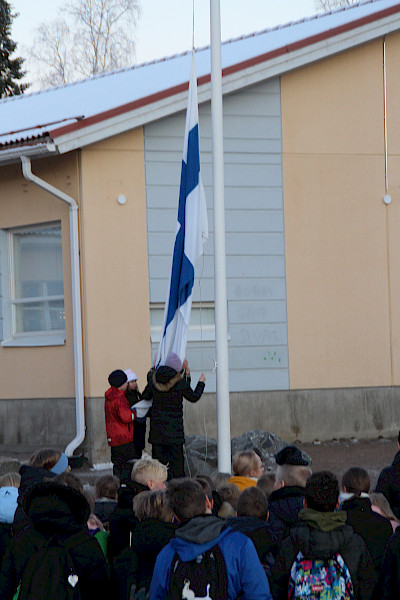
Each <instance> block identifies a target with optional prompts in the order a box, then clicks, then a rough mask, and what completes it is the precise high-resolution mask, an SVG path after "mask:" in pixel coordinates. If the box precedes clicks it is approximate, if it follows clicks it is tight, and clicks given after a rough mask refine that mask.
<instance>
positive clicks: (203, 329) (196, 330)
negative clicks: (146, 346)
mask: <svg viewBox="0 0 400 600" xmlns="http://www.w3.org/2000/svg"><path fill="white" fill-rule="evenodd" d="M163 321H164V304H161V303H160V304H158V303H154V304H151V305H150V334H151V341H152V342H153V343H154V342H159V341H160V340H161V335H162V326H163ZM214 340H215V310H214V302H201V303H200V302H193V303H192V311H191V313H190V325H189V331H188V342H201V341H203V342H209V341H214Z"/></svg>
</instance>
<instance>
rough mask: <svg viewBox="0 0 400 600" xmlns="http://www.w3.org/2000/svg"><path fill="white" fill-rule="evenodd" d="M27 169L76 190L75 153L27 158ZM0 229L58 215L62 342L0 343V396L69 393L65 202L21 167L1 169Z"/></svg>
mask: <svg viewBox="0 0 400 600" xmlns="http://www.w3.org/2000/svg"><path fill="white" fill-rule="evenodd" d="M32 171H33V173H34V174H36V175H38V176H39V177H41V178H42V179H44V180H45V181H48V182H49V183H51V184H53V185H54V186H55V187H57V188H59V189H60V190H62V191H64V192H65V193H67V194H69V195H70V196H72V197H73V198H77V195H78V173H77V155H76V153H71V154H69V155H67V156H63V157H58V158H51V159H43V160H39V161H33V162H32ZM0 196H1V201H0V227H1V228H2V229H5V228H11V227H20V226H24V225H33V224H36V223H48V222H50V221H58V220H61V229H62V240H63V274H64V297H65V315H66V343H65V345H64V346H49V347H45V348H5V347H1V346H0V381H1V389H0V399H2V398H66V397H71V396H73V395H74V359H73V332H72V302H71V267H70V242H69V215H68V206H67V205H66V204H64V203H63V202H62V201H61V200H58V199H57V198H55V197H54V196H52V195H50V194H48V193H47V192H45V191H43V190H41V189H40V188H38V187H37V186H35V185H34V184H32V183H29V182H28V181H26V179H24V177H23V175H22V170H21V166H20V165H19V164H17V165H7V166H5V167H2V168H1V169H0Z"/></svg>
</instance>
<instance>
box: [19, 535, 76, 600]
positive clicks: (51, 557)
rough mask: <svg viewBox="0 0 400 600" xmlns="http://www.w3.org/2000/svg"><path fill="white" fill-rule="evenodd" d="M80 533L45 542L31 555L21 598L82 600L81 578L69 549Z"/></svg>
mask: <svg viewBox="0 0 400 600" xmlns="http://www.w3.org/2000/svg"><path fill="white" fill-rule="evenodd" d="M80 542H81V535H80V534H78V535H77V536H73V537H72V538H69V539H68V540H66V541H65V540H60V539H58V538H56V537H52V538H50V539H49V540H48V541H43V544H40V545H39V547H38V548H37V551H36V552H34V553H33V554H32V555H31V557H30V558H29V560H28V562H27V564H26V566H25V569H24V572H23V574H22V578H21V583H20V589H19V594H18V596H17V598H18V600H81V594H80V586H79V577H78V575H77V574H76V570H75V568H74V565H73V563H72V559H71V557H70V554H69V550H70V549H71V547H72V546H75V545H77V544H79V543H80Z"/></svg>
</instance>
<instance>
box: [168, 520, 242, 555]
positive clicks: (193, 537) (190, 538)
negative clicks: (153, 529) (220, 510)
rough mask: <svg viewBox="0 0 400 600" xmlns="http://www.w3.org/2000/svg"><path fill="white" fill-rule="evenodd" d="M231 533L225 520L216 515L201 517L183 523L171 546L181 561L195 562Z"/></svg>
mask: <svg viewBox="0 0 400 600" xmlns="http://www.w3.org/2000/svg"><path fill="white" fill-rule="evenodd" d="M231 531H232V530H231V529H230V527H227V526H226V522H225V521H224V520H223V519H220V518H218V517H214V515H199V516H197V517H193V518H192V519H190V520H189V521H186V522H185V523H182V524H181V525H180V526H179V527H178V529H177V530H176V532H175V537H174V538H172V540H171V542H170V544H171V546H172V548H173V549H174V551H175V552H176V553H177V554H178V556H179V558H180V559H181V560H183V561H188V560H193V559H194V558H196V556H198V555H199V554H201V553H202V552H205V551H206V550H209V549H210V548H212V547H213V546H215V545H216V544H218V543H219V542H220V541H221V540H222V539H223V538H224V537H225V536H226V535H228V534H229V533H231Z"/></svg>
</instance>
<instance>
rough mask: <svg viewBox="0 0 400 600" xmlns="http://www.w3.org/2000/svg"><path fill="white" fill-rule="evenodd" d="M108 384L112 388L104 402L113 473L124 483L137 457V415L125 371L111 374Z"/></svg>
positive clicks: (128, 477) (106, 394) (107, 392)
mask: <svg viewBox="0 0 400 600" xmlns="http://www.w3.org/2000/svg"><path fill="white" fill-rule="evenodd" d="M108 382H109V384H110V386H111V387H110V389H108V390H107V391H106V393H105V402H104V412H105V418H106V431H107V442H108V445H109V446H111V462H112V463H113V473H114V475H115V476H116V477H118V478H119V480H120V482H121V483H122V482H124V481H126V480H128V481H129V480H130V477H131V470H132V464H131V463H130V462H129V461H130V460H132V459H133V458H134V457H135V447H134V444H133V422H132V421H133V420H134V419H135V416H136V413H135V411H132V410H131V408H130V406H129V402H128V399H127V397H126V395H125V391H126V389H127V387H128V378H127V376H126V374H125V373H124V371H122V370H120V369H117V370H116V371H113V372H112V373H110V375H109V376H108Z"/></svg>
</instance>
